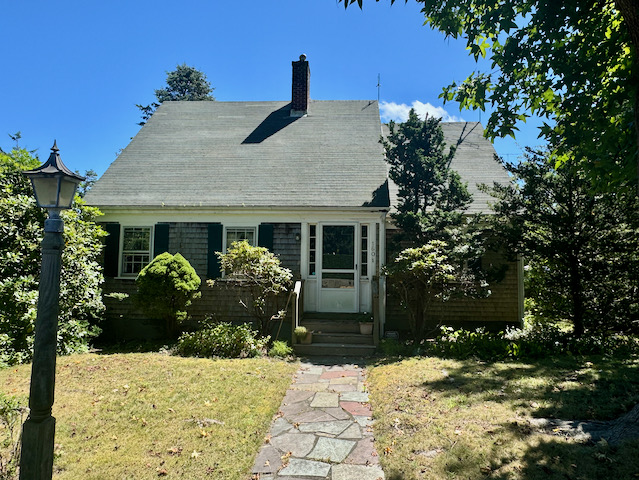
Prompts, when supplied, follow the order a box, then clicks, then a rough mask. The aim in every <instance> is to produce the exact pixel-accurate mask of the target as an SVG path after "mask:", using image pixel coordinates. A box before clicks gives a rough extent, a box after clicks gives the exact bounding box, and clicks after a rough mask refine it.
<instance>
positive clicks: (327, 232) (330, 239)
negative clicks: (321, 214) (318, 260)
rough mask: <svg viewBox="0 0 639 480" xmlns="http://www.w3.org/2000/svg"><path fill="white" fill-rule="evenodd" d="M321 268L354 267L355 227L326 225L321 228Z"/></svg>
mask: <svg viewBox="0 0 639 480" xmlns="http://www.w3.org/2000/svg"><path fill="white" fill-rule="evenodd" d="M323 235H324V236H323V239H322V242H323V243H322V268H323V269H326V268H329V269H351V268H354V267H355V227H353V226H348V225H344V226H337V225H330V226H329V225H327V226H325V227H324V228H323Z"/></svg>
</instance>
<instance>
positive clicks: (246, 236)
mask: <svg viewBox="0 0 639 480" xmlns="http://www.w3.org/2000/svg"><path fill="white" fill-rule="evenodd" d="M243 240H246V241H247V242H248V243H249V245H253V246H255V244H256V243H255V227H229V228H227V229H226V250H228V249H229V248H231V245H232V244H233V242H241V241H243Z"/></svg>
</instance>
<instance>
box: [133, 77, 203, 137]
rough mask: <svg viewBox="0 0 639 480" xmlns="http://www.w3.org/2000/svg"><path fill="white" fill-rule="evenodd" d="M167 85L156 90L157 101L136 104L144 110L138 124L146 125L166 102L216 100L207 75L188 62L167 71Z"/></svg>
mask: <svg viewBox="0 0 639 480" xmlns="http://www.w3.org/2000/svg"><path fill="white" fill-rule="evenodd" d="M166 85H167V86H166V87H164V88H160V89H159V90H156V91H155V98H156V99H157V102H153V103H151V104H149V105H146V106H145V105H140V104H136V107H138V108H139V109H140V111H141V112H142V121H141V122H140V123H138V125H144V124H145V123H146V122H147V120H148V119H149V118H151V115H153V113H154V112H155V110H156V109H157V108H158V107H159V106H160V104H162V103H164V102H176V101H178V100H188V101H200V100H204V101H212V100H215V97H213V90H214V88H212V87H211V84H210V83H209V81H208V80H207V79H206V75H205V74H204V73H202V72H200V71H199V70H197V69H195V68H194V67H189V66H188V65H186V64H182V65H178V66H177V67H176V68H175V70H173V71H172V72H167V75H166Z"/></svg>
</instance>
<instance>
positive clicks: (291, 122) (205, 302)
mask: <svg viewBox="0 0 639 480" xmlns="http://www.w3.org/2000/svg"><path fill="white" fill-rule="evenodd" d="M292 67H293V72H292V73H293V80H292V98H291V101H290V102H288V101H269V102H218V101H215V102H165V103H164V104H162V105H161V106H160V107H159V108H158V109H157V111H156V112H155V113H154V115H153V116H152V117H151V118H150V119H149V121H148V122H147V123H146V125H145V126H144V127H142V129H141V130H140V131H139V133H138V134H137V135H136V136H135V137H134V138H133V139H132V141H131V143H130V144H129V145H128V146H127V147H126V148H125V149H124V150H123V151H122V153H121V154H120V155H119V157H118V158H117V159H116V160H115V161H114V162H113V164H112V165H111V166H110V167H109V168H108V170H107V171H106V172H105V173H104V175H103V176H102V177H101V178H100V179H99V180H98V181H97V182H96V184H95V186H94V187H93V188H92V189H91V190H90V192H89V193H88V194H87V196H86V201H87V203H88V204H90V205H95V206H97V207H99V208H100V209H101V210H102V212H103V213H104V217H103V222H104V226H105V229H106V231H107V232H108V233H109V236H108V237H107V240H106V247H105V255H104V256H105V265H104V267H105V270H104V273H105V277H106V282H105V292H106V293H109V292H123V293H129V294H131V293H133V292H134V290H135V285H134V281H133V280H134V279H135V277H136V275H137V273H138V272H139V271H140V270H141V269H142V268H143V266H144V265H146V264H147V263H148V262H149V261H150V260H151V259H152V258H153V257H154V256H155V255H157V254H159V253H161V252H164V251H169V252H171V253H175V252H180V253H181V254H182V255H183V256H184V257H185V258H187V259H188V260H189V261H190V262H191V264H192V265H193V266H194V268H195V269H196V271H197V272H198V274H199V275H200V276H201V277H202V278H212V279H219V278H220V277H221V272H220V269H219V264H218V259H217V256H216V255H215V252H218V251H225V250H226V248H227V247H228V246H229V245H230V244H231V243H232V242H233V241H235V240H248V241H249V242H250V243H252V244H255V245H260V246H265V247H268V248H269V249H270V250H271V251H273V252H274V253H275V254H277V255H278V256H279V257H280V259H281V261H282V263H283V265H284V266H286V267H288V268H290V269H291V270H292V271H293V273H294V276H295V278H296V279H299V280H300V281H301V282H302V284H303V286H302V291H300V299H299V301H300V302H301V304H302V305H301V306H300V309H301V310H302V311H303V312H306V314H305V316H306V317H307V318H311V317H313V315H311V312H312V313H315V320H316V321H319V322H321V321H322V318H319V319H318V317H324V318H326V317H327V316H328V315H330V314H333V315H334V314H343V315H346V317H342V318H347V317H348V314H357V313H359V312H374V314H375V317H376V332H375V333H376V334H375V336H374V338H375V339H377V338H379V336H380V335H381V333H382V332H383V329H384V327H385V322H386V320H387V319H386V307H387V303H386V295H385V285H384V280H383V278H380V277H379V272H380V268H381V266H382V265H383V263H384V259H385V256H386V239H387V231H388V213H389V211H390V209H391V193H392V192H391V191H390V189H389V182H388V174H387V165H386V164H385V161H384V155H383V148H382V146H381V144H380V143H379V139H380V135H381V134H382V125H381V122H380V116H379V108H378V104H377V102H376V101H369V100H356V101H315V100H311V98H310V68H309V64H308V61H307V60H306V58H305V56H301V57H300V60H299V61H294V62H292ZM447 128H448V127H447ZM450 129H451V132H452V135H453V136H454V137H455V139H456V140H455V141H457V137H458V136H460V137H461V138H462V139H463V140H462V142H461V144H460V146H459V147H458V151H462V150H464V148H466V145H467V148H468V151H469V152H473V153H475V154H477V155H476V158H475V160H473V161H472V162H467V161H466V160H464V162H462V163H463V165H460V167H464V168H466V169H467V170H464V169H463V168H460V173H462V176H464V177H465V178H468V179H471V180H472V179H473V178H478V179H479V178H481V180H482V181H487V182H488V183H490V181H491V180H492V179H493V178H492V177H491V174H490V173H489V169H488V170H487V169H486V168H485V165H483V164H484V163H486V162H488V161H490V162H491V164H494V165H497V164H496V163H495V162H494V161H493V160H492V155H493V153H494V150H492V146H491V145H490V143H488V142H487V141H486V140H485V139H483V137H481V136H480V135H477V134H476V132H480V130H481V127H480V126H479V125H477V124H454V126H452V127H450ZM469 138H470V139H471V140H468V139H469ZM480 138H481V141H480ZM464 142H466V144H465V143H464ZM476 142H479V143H480V144H481V145H480V146H479V147H478V146H477V145H476ZM486 145H488V146H489V147H486ZM469 155H470V156H469V157H468V158H470V157H471V156H472V155H471V154H469ZM464 158H466V157H464ZM473 162H474V163H473ZM491 168H492V167H491ZM493 170H494V169H493ZM498 173H499V175H501V176H499V179H502V178H505V172H503V171H500V172H498ZM495 178H497V177H495ZM469 183H471V184H473V185H474V183H473V182H472V181H471V182H469ZM478 202H483V205H484V206H483V207H481V208H484V209H485V210H487V206H486V202H485V199H484V198H483V197H481V199H480V200H478ZM477 208H480V207H477ZM203 283H204V282H203ZM231 283H232V282H228V284H225V282H224V280H223V279H222V281H218V282H216V286H215V287H214V288H211V287H203V297H202V299H201V300H199V301H197V302H195V303H194V305H193V307H192V310H191V312H190V313H191V315H193V316H194V317H196V318H203V317H204V316H205V315H207V314H212V315H214V317H215V318H219V319H224V320H239V319H241V318H242V317H243V316H244V315H245V314H244V310H243V309H242V307H241V306H240V305H239V304H238V301H237V296H236V294H235V293H236V292H233V289H234V288H236V287H234V286H233V285H231ZM513 301H514V303H515V304H516V303H517V301H518V300H517V298H515V299H514V300H513ZM107 310H108V326H107V330H109V328H110V329H111V330H112V331H117V332H118V335H135V334H143V335H146V333H142V332H144V331H145V330H144V328H145V327H146V326H147V323H148V322H149V321H148V320H146V319H144V318H143V316H141V315H140V314H139V312H138V313H136V312H135V311H134V310H132V307H131V304H130V302H127V301H117V300H114V299H108V303H107ZM511 310H512V308H511ZM516 310H517V308H515V310H513V311H512V312H511V314H509V315H510V317H509V320H510V321H511V322H513V323H514V322H516V321H517V320H518V318H519V317H518V315H519V313H518V312H517V311H516ZM320 325H321V324H320ZM325 325H326V324H325Z"/></svg>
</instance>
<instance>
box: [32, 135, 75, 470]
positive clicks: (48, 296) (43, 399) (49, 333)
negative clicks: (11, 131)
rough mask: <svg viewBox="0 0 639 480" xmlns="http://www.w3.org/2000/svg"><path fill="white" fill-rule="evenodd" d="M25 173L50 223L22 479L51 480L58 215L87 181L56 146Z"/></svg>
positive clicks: (59, 252)
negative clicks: (68, 163) (80, 185)
mask: <svg viewBox="0 0 639 480" xmlns="http://www.w3.org/2000/svg"><path fill="white" fill-rule="evenodd" d="M23 174H24V175H25V176H26V177H27V178H29V179H30V180H31V184H32V185H33V191H34V192H35V197H36V202H37V203H38V206H39V207H41V208H46V209H47V210H48V211H49V218H48V219H47V220H45V222H44V238H43V239H42V270H41V272H40V288H39V296H38V314H37V317H36V326H35V343H34V345H33V364H32V366H31V387H30V392H29V417H28V418H27V421H26V422H25V423H24V426H23V427H22V456H21V459H20V480H44V479H50V478H51V476H52V474H53V445H54V436H55V418H53V417H52V416H51V407H52V406H53V395H54V390H55V360H56V348H57V335H58V312H59V296H60V263H61V257H62V247H63V244H64V240H63V239H62V233H63V231H64V222H63V221H62V219H61V218H60V210H64V209H68V208H71V204H72V203H73V197H74V196H75V191H76V188H77V186H78V184H79V183H80V182H81V181H82V180H84V178H83V177H81V176H79V175H76V174H75V173H73V172H71V171H70V170H69V169H68V168H67V167H66V166H65V165H64V164H63V163H62V160H61V159H60V155H59V154H58V147H57V145H56V142H53V147H52V148H51V155H50V156H49V159H48V160H47V161H46V162H45V163H44V164H43V165H42V166H40V167H39V168H36V169H35V170H30V171H28V172H23Z"/></svg>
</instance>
